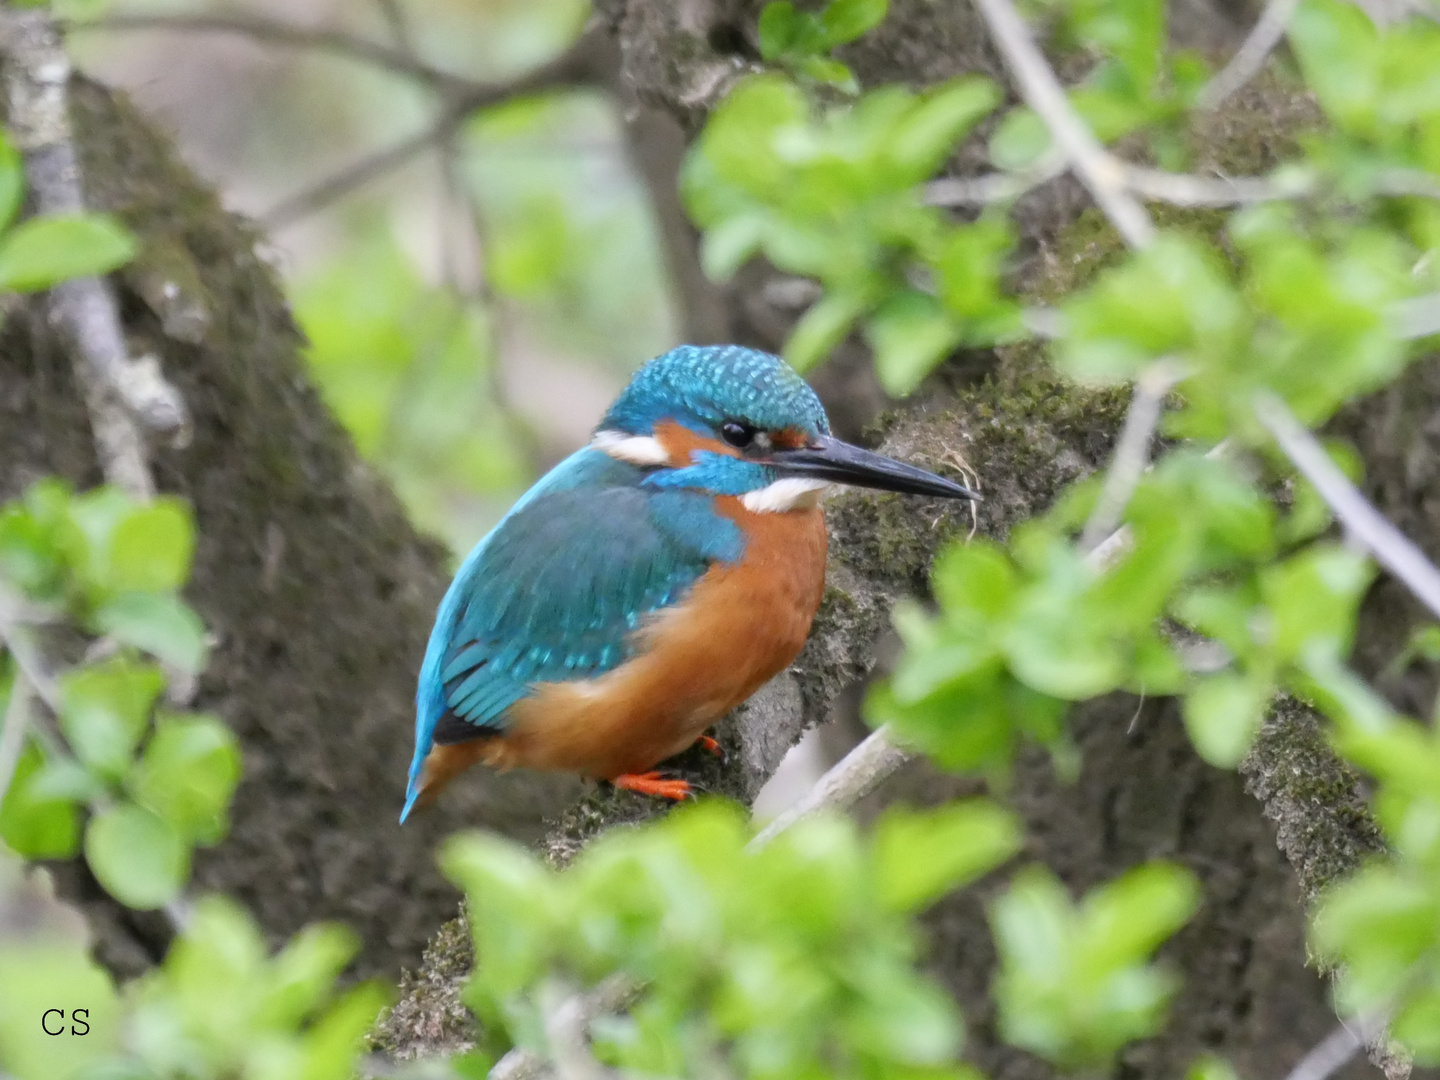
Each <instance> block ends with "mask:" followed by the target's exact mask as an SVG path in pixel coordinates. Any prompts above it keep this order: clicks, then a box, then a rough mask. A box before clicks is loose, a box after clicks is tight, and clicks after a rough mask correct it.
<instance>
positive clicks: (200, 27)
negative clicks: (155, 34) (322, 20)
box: [66, 14, 478, 95]
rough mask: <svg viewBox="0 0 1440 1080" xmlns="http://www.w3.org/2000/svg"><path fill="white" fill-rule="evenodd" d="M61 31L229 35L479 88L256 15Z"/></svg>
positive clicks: (117, 18)
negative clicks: (328, 54)
mask: <svg viewBox="0 0 1440 1080" xmlns="http://www.w3.org/2000/svg"><path fill="white" fill-rule="evenodd" d="M66 29H67V30H68V31H69V32H70V33H81V32H87V33H88V32H92V31H97V30H99V31H105V32H110V33H124V32H133V31H140V30H149V31H164V32H167V33H183V34H228V35H232V36H237V37H245V38H249V39H251V40H252V41H259V42H263V43H265V44H267V45H278V46H282V47H284V48H291V49H309V50H312V51H315V52H325V53H330V54H331V55H333V56H337V57H340V58H342V59H346V60H353V61H356V62H357V63H363V64H368V65H370V66H371V67H377V68H381V69H383V70H386V71H390V72H393V73H394V74H396V75H403V76H404V77H406V78H408V79H411V80H413V81H415V82H418V83H421V84H423V85H425V86H429V87H431V88H432V89H435V90H440V91H443V92H445V93H449V94H455V95H460V94H464V93H467V92H470V91H472V90H474V89H475V88H476V86H477V85H478V84H477V83H476V82H475V80H473V79H467V78H465V77H464V76H463V75H453V74H451V73H450V72H448V71H441V70H440V69H439V68H437V67H434V66H432V65H430V64H427V63H425V62H424V61H423V60H421V59H419V58H418V57H416V56H415V55H413V54H412V53H410V52H409V51H408V50H406V49H399V48H393V47H391V46H389V45H384V44H381V43H380V42H378V41H371V40H370V39H369V38H363V37H358V36H356V35H354V34H350V33H346V32H345V31H344V30H329V29H320V28H317V27H311V26H296V25H294V24H292V23H287V22H280V21H277V20H275V19H267V18H264V17H263V16H258V15H242V14H233V15H128V14H127V15H102V16H100V17H99V18H97V19H87V20H85V21H84V22H74V23H71V24H69V26H67V27H66Z"/></svg>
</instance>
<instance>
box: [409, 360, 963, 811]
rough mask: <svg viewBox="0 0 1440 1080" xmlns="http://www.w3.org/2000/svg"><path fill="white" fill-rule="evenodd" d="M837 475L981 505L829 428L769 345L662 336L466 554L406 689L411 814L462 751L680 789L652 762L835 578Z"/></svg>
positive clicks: (783, 638) (741, 691)
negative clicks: (830, 571)
mask: <svg viewBox="0 0 1440 1080" xmlns="http://www.w3.org/2000/svg"><path fill="white" fill-rule="evenodd" d="M833 484H850V485H854V486H858V487H867V488H876V489H879V490H882V491H894V492H900V493H907V494H913V495H929V496H938V497H942V498H953V499H978V498H979V496H978V495H976V493H975V492H973V491H971V490H970V489H969V488H967V487H964V486H963V485H961V484H957V483H954V482H952V481H950V480H947V479H945V478H943V477H940V476H936V475H935V474H934V473H931V472H927V471H925V470H924V469H920V468H916V467H915V466H913V465H907V464H905V463H903V462H900V461H896V460H894V459H893V458H888V457H884V456H882V455H880V454H876V453H872V452H870V451H868V450H863V449H861V448H860V447H857V446H852V445H850V444H848V443H845V442H842V441H840V440H839V439H836V438H834V437H833V436H832V435H831V434H830V422H829V420H828V419H827V418H826V416H825V410H824V408H823V407H822V406H821V404H820V399H819V398H818V397H816V395H815V392H814V391H813V390H812V389H811V388H810V387H809V386H808V385H807V384H806V383H805V381H804V380H803V379H802V378H801V377H800V376H799V375H798V374H797V373H796V372H795V371H794V369H792V368H790V367H789V366H788V365H786V364H785V362H784V361H783V360H781V359H780V358H778V357H776V356H772V355H770V354H769V353H765V352H760V351H757V350H755V349H749V348H743V347H740V346H736V345H724V346H704V347H701V346H692V345H685V346H681V347H679V348H676V349H673V350H671V351H670V352H668V353H666V354H665V355H663V356H660V357H657V358H656V359H654V360H651V361H649V362H648V363H647V364H645V365H644V366H643V367H642V368H641V369H640V370H639V371H638V372H637V373H636V374H635V376H634V378H632V379H631V381H630V383H629V385H628V386H627V387H626V388H625V390H624V391H623V392H622V393H621V394H620V397H619V398H618V399H617V400H616V401H615V403H614V404H613V405H612V406H611V407H610V410H609V411H608V412H607V413H606V414H605V416H604V418H603V419H602V420H601V421H600V424H599V427H598V428H596V430H595V434H594V436H593V438H592V439H591V440H590V442H589V444H588V445H586V446H585V447H583V448H582V449H580V450H578V451H576V452H575V453H574V454H572V455H570V457H568V458H566V459H565V460H564V461H562V462H561V463H560V464H559V465H557V466H555V468H554V469H552V470H551V471H550V472H549V473H547V474H546V475H545V476H544V477H542V478H541V479H540V480H539V481H538V482H537V483H536V484H535V486H534V487H532V488H531V489H530V490H529V491H528V492H526V493H525V495H524V496H522V497H521V498H520V500H519V501H518V502H517V503H516V504H515V505H514V507H513V508H512V509H511V510H510V512H509V513H508V514H507V515H506V516H505V517H504V518H503V519H502V520H501V521H500V523H499V524H498V525H496V526H495V528H494V529H493V530H491V532H490V533H489V534H488V535H487V536H486V537H485V538H484V539H482V540H481V541H480V543H479V544H477V545H476V547H475V549H474V550H473V551H472V552H470V554H469V556H467V557H466V559H465V561H464V562H463V563H462V564H461V566H460V569H459V571H458V572H457V573H456V575H455V579H454V581H453V582H452V583H451V585H450V588H449V590H448V591H447V592H446V593H445V597H444V599H443V600H442V601H441V603H440V607H439V610H438V611H437V613H436V617H435V627H434V629H433V631H432V632H431V634H430V642H429V645H428V647H427V648H426V650H425V659H424V662H423V664H422V665H421V669H420V680H419V687H418V689H417V692H416V721H415V756H414V759H413V761H412V762H411V765H410V779H409V787H408V790H407V792H406V799H405V808H404V810H403V811H402V812H401V814H400V820H401V821H402V822H403V821H404V820H405V819H406V818H407V817H409V815H410V813H411V811H412V810H413V809H414V808H415V807H416V806H417V805H419V806H424V805H427V804H428V803H429V802H431V801H432V800H433V799H434V798H435V796H436V795H437V794H438V793H439V792H440V790H441V789H442V788H443V787H445V785H446V784H448V783H449V782H450V781H451V780H452V779H453V778H454V777H455V776H456V775H458V774H459V773H460V772H462V771H464V770H465V769H467V768H469V767H470V766H471V765H474V764H476V763H483V764H485V765H488V766H490V767H493V768H498V769H508V768H512V767H523V768H529V769H542V770H557V771H563V772H571V773H579V774H581V775H584V776H589V777H593V778H597V779H603V780H609V781H610V782H611V783H613V784H614V785H615V786H616V787H619V788H626V789H629V790H631V791H636V792H640V793H642V794H646V795H653V796H659V797H663V798H671V799H681V798H685V797H687V796H688V795H689V794H690V787H689V784H688V783H687V782H686V781H684V780H681V779H672V778H669V777H667V776H666V775H665V774H663V773H661V772H658V771H656V769H655V766H656V765H657V764H659V763H660V762H662V761H664V760H665V759H666V758H669V757H672V756H674V755H675V754H678V753H680V752H681V751H682V750H685V749H686V748H688V747H690V746H691V745H693V744H695V743H696V742H699V741H705V742H707V743H709V744H710V745H712V746H713V740H709V739H708V737H706V736H705V734H704V733H705V731H706V729H707V728H709V727H710V725H712V724H713V723H715V722H716V721H717V720H719V719H720V718H721V717H723V716H724V715H725V714H726V713H727V712H729V711H730V710H731V709H732V708H734V707H735V706H736V705H738V704H740V703H741V702H742V701H744V700H745V699H746V698H748V697H750V695H751V694H753V693H755V691H756V690H758V689H759V688H760V687H761V686H762V685H763V684H764V683H765V682H766V681H768V680H769V679H770V678H771V677H772V676H774V675H775V674H777V673H778V672H780V671H782V670H783V669H784V668H786V667H788V666H789V665H790V663H791V661H792V660H794V659H795V656H796V654H798V653H799V651H800V649H801V647H802V646H803V645H804V644H805V638H806V636H807V635H808V634H809V632H810V623H811V620H812V619H814V617H815V612H816V611H817V610H818V609H819V607H820V598H821V595H822V593H823V591H824V586H825V555H826V533H825V517H824V512H823V510H822V508H821V498H822V497H823V495H824V493H825V492H826V491H827V490H828V489H829V488H830V487H831V486H832V485H833Z"/></svg>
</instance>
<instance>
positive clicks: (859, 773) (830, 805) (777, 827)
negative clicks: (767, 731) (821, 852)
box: [749, 724, 914, 851]
mask: <svg viewBox="0 0 1440 1080" xmlns="http://www.w3.org/2000/svg"><path fill="white" fill-rule="evenodd" d="M912 757H914V754H912V753H911V752H910V751H908V750H904V749H902V748H900V747H898V746H896V745H895V744H894V743H893V742H891V741H890V725H889V724H885V725H882V726H881V727H878V728H876V729H875V730H874V731H872V732H871V733H870V735H869V736H868V737H867V738H866V739H865V741H864V742H862V743H860V745H859V746H857V747H855V748H854V749H853V750H851V751H850V752H849V753H848V754H846V755H845V756H844V757H843V758H842V759H841V760H840V761H839V762H837V763H836V764H835V765H834V766H833V767H832V768H831V769H830V770H829V771H828V772H827V773H826V774H825V775H824V776H822V777H821V778H820V779H819V780H817V781H816V782H815V783H814V784H813V785H811V787H810V790H809V791H807V792H805V794H804V795H802V796H800V798H799V799H798V800H796V801H795V802H794V803H792V804H791V805H790V806H788V807H787V808H786V809H785V810H784V812H782V813H781V814H780V815H779V816H778V817H776V818H775V820H774V821H772V822H770V824H769V825H767V826H765V828H764V829H762V830H761V831H760V832H759V833H758V834H756V836H755V838H754V839H753V840H751V841H750V844H749V850H750V851H758V850H759V849H760V848H763V847H764V846H765V845H766V844H768V843H770V841H772V840H774V839H775V838H776V837H777V836H779V835H780V834H781V833H783V832H784V831H785V830H786V829H788V828H790V827H791V826H792V825H794V824H795V823H796V822H799V821H803V820H804V819H805V818H808V817H811V816H813V815H814V814H817V813H819V812H820V811H821V810H845V809H848V808H849V807H851V806H854V805H855V804H856V803H857V802H859V801H860V800H861V799H863V798H864V797H865V796H866V795H868V794H870V792H872V791H874V790H875V789H876V788H878V787H879V786H880V785H881V784H882V783H883V782H884V781H885V780H887V779H889V778H890V777H891V776H893V775H894V774H895V773H896V772H897V771H898V770H899V768H900V766H902V765H904V764H905V763H906V762H907V761H909V760H910V759H911V758H912Z"/></svg>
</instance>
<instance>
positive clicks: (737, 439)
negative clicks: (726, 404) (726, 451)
mask: <svg viewBox="0 0 1440 1080" xmlns="http://www.w3.org/2000/svg"><path fill="white" fill-rule="evenodd" d="M720 437H721V438H722V439H724V440H725V441H726V442H727V443H729V444H730V445H731V446H733V447H735V448H736V449H737V450H743V449H744V448H745V447H747V446H749V445H750V444H751V443H752V442H754V441H755V429H754V428H753V427H751V426H750V425H749V424H742V423H740V421H738V420H726V421H725V423H723V424H721V425H720Z"/></svg>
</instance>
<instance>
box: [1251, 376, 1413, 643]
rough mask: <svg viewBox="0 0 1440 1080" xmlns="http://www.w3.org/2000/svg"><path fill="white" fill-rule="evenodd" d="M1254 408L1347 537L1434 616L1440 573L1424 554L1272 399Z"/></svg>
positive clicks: (1259, 398)
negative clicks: (1412, 594) (1356, 543)
mask: <svg viewBox="0 0 1440 1080" xmlns="http://www.w3.org/2000/svg"><path fill="white" fill-rule="evenodd" d="M1254 409H1255V416H1256V418H1257V419H1258V420H1259V421H1260V424H1261V426H1262V427H1264V428H1265V430H1266V431H1268V432H1269V433H1270V434H1271V436H1273V437H1274V439H1275V442H1276V444H1277V445H1278V446H1279V447H1280V449H1281V450H1282V451H1283V452H1284V454H1285V456H1286V457H1288V458H1289V459H1290V463H1291V464H1292V465H1294V466H1295V468H1296V469H1298V470H1299V471H1300V473H1301V475H1302V476H1304V477H1305V478H1306V479H1307V480H1309V481H1310V483H1312V484H1314V485H1315V490H1316V491H1318V492H1319V493H1320V497H1321V498H1322V499H1324V500H1325V502H1326V503H1328V504H1329V506H1330V509H1332V510H1333V511H1335V516H1336V517H1337V518H1339V519H1340V523H1341V524H1342V525H1344V526H1345V528H1346V530H1347V532H1348V533H1349V535H1350V536H1352V537H1354V538H1355V539H1356V540H1358V541H1359V542H1360V543H1361V544H1363V545H1364V546H1365V548H1366V550H1368V551H1369V552H1370V554H1371V555H1373V556H1374V557H1375V561H1376V562H1378V563H1379V564H1380V565H1381V566H1383V567H1385V568H1386V569H1387V570H1389V571H1390V572H1391V573H1392V574H1394V575H1395V576H1396V577H1397V578H1399V579H1400V581H1402V582H1404V584H1405V585H1406V587H1407V588H1409V590H1410V591H1411V592H1412V593H1414V594H1415V596H1416V598H1417V599H1419V601H1420V602H1421V603H1422V604H1424V605H1425V606H1426V607H1427V608H1429V609H1430V612H1431V613H1432V614H1433V615H1434V616H1435V617H1436V618H1440V570H1437V569H1436V568H1435V565H1434V564H1433V563H1431V562H1430V560H1429V559H1427V558H1426V557H1425V553H1424V552H1422V551H1421V550H1420V549H1419V548H1418V547H1416V546H1415V544H1414V543H1413V542H1412V541H1411V540H1410V539H1409V538H1408V537H1406V536H1405V534H1404V533H1402V532H1401V531H1400V530H1399V529H1397V528H1396V527H1395V526H1394V525H1392V524H1390V521H1389V519H1388V518H1386V517H1385V515H1383V514H1381V513H1380V511H1378V510H1376V509H1375V508H1374V507H1373V506H1371V505H1370V503H1369V502H1368V501H1367V500H1366V498H1365V496H1364V495H1362V494H1361V493H1360V491H1359V489H1358V488H1356V487H1355V485H1354V484H1352V483H1351V482H1350V481H1349V479H1348V478H1347V477H1346V476H1345V474H1344V473H1342V472H1341V471H1340V469H1339V467H1338V466H1337V465H1336V464H1335V463H1334V462H1333V461H1331V460H1330V455H1328V454H1327V453H1325V448H1324V447H1323V446H1321V445H1320V443H1319V442H1318V441H1317V440H1316V438H1315V436H1314V435H1312V434H1310V431H1309V429H1308V428H1306V427H1305V425H1304V424H1302V423H1300V421H1299V420H1297V419H1295V415H1294V414H1293V413H1292V412H1291V411H1290V409H1289V408H1288V407H1287V406H1286V404H1285V402H1283V401H1282V400H1281V399H1280V398H1279V397H1278V396H1277V395H1275V394H1272V393H1268V392H1265V393H1260V394H1257V395H1256V396H1255V401H1254Z"/></svg>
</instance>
